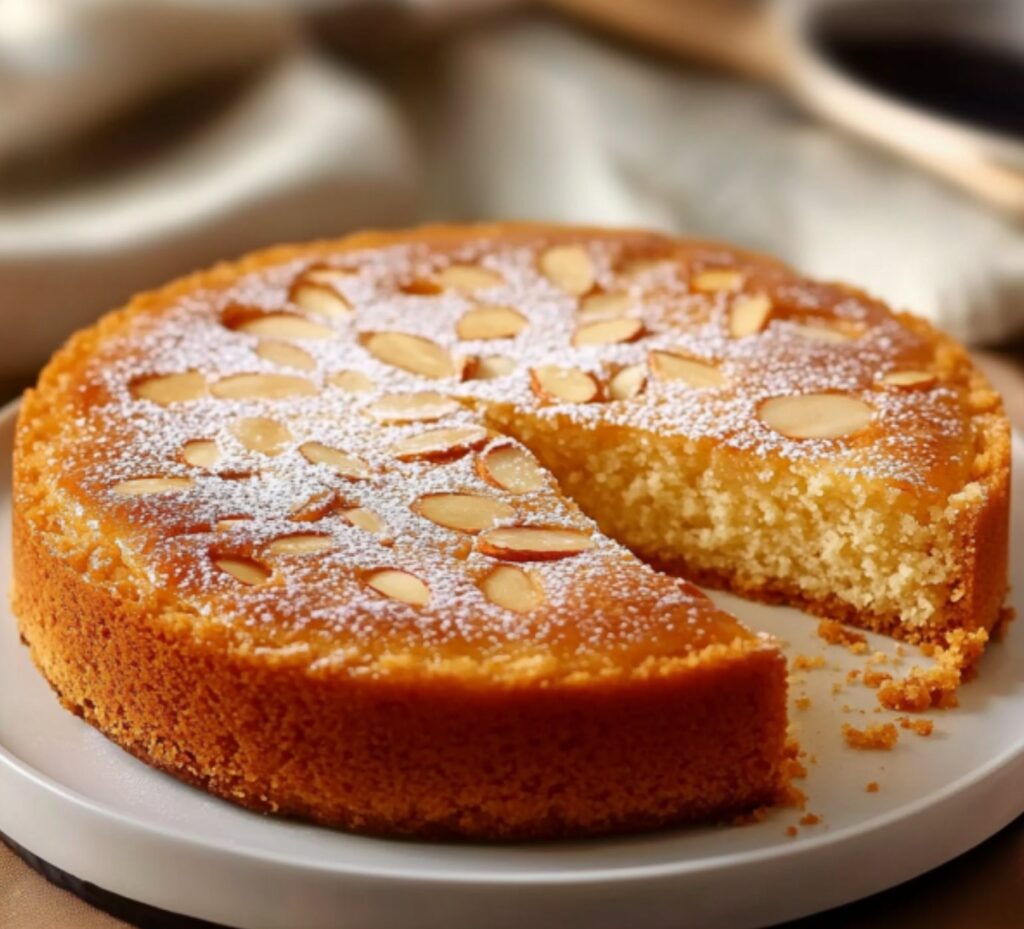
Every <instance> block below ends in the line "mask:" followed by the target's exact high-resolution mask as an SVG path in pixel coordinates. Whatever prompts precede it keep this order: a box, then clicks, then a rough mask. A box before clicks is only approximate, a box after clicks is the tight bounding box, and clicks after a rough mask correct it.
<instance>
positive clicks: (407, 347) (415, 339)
mask: <svg viewBox="0 0 1024 929" xmlns="http://www.w3.org/2000/svg"><path fill="white" fill-rule="evenodd" d="M363 345H364V346H365V348H366V350H367V351H368V352H369V353H370V354H371V355H373V357H374V358H376V359H377V360H378V361H382V362H383V363H384V364H387V365H392V366H393V367H395V368H401V369H402V370H403V371H409V372H411V373H412V374H419V375H422V376H423V377H431V378H444V377H455V376H456V375H457V374H458V373H459V368H458V367H457V365H456V364H455V361H454V359H453V358H452V357H451V355H449V354H448V352H446V351H445V350H444V349H443V348H441V346H440V345H438V344H437V343H436V342H431V341H430V339H424V338H423V337H422V336H418V335H409V333H407V332H373V333H370V334H369V335H367V336H364V338H363Z"/></svg>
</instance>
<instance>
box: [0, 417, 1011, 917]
mask: <svg viewBox="0 0 1024 929" xmlns="http://www.w3.org/2000/svg"><path fill="white" fill-rule="evenodd" d="M13 418H14V408H13V407H10V406H9V407H8V408H7V409H6V410H5V411H4V412H3V413H2V414H0V462H2V466H0V486H2V487H3V488H4V490H3V495H2V499H0V563H2V564H3V565H4V569H3V575H2V577H3V586H4V588H5V590H4V591H3V592H2V596H0V831H3V832H5V833H7V834H8V835H9V836H10V837H11V838H12V839H14V840H15V841H16V842H18V843H19V844H21V845H23V846H24V847H26V848H27V849H29V850H30V851H32V852H33V853H35V854H36V855H38V856H40V857H42V858H43V859H45V860H46V861H49V862H50V863H52V864H54V865H56V866H57V867H59V868H62V869H64V870H65V871H68V872H70V873H71V874H73V875H75V876H76V877H79V878H81V879H84V880H88V881H91V882H92V883H94V884H96V885H98V886H100V887H102V888H104V889H106V890H109V891H113V892H115V893H118V894H121V895H123V896H126V897H130V898H133V899H135V900H139V901H142V902H144V903H148V904H150V905H153V906H158V907H162V908H164V909H168V910H172V911H174V912H177V913H182V914H185V915H189V916H196V917H202V918H205V919H209V920H213V921H215V922H219V923H225V924H228V925H232V926H239V927H245V929H296V927H302V929H326V927H331V929H346V927H351V929H410V927H415V929H433V927H438V929H461V927H472V929H490V927H516V929H519V927H522V926H524V925H534V926H556V925H557V926H559V927H576V926H579V927H583V926H585V927H587V929H601V927H608V929H622V927H624V926H629V927H630V929H647V927H672V929H681V927H698V926H699V927H701V929H716V927H733V929H739V927H750V926H758V925H766V924H769V923H773V922H777V921H780V920H783V919H788V918H794V917H797V916H801V915H804V914H808V913H812V912H815V911H817V910H821V909H824V908H826V907H830V906H835V905H838V904H840V903H844V902H846V901H849V900H853V899H855V898H858V897H862V896H865V895H867V894H870V893H873V892H875V891H878V890H882V889H883V888H885V887H889V886H891V885H893V884H896V883H899V882H900V881H903V880H906V879H908V878H910V877H913V876H914V875H916V874H919V873H920V872H922V871H925V870H927V869H929V868H932V867H935V866H936V865H938V864H940V863H942V862H944V861H946V860H948V859H950V858H952V857H954V856H955V855H958V854H960V853H961V852H963V851H966V850H967V849H969V848H970V847H972V846H973V845H975V844H977V843H978V842H980V841H982V840H983V839H985V838H986V837H988V836H989V835H991V834H992V833H993V832H996V831H997V830H998V829H1000V828H1002V827H1003V826H1004V825H1006V824H1007V823H1008V822H1010V821H1011V820H1012V819H1014V818H1015V817H1016V816H1018V815H1019V814H1020V813H1021V812H1022V811H1024V788H1022V786H1021V785H1022V783H1024V672H1022V670H1021V669H1022V668H1024V629H1020V628H1017V629H1012V628H1011V632H1010V635H1009V636H1008V638H1007V640H1006V641H1005V642H1003V643H1002V644H1000V645H998V646H996V647H994V648H992V649H991V650H990V652H989V654H988V655H987V656H986V658H985V660H984V664H983V666H982V669H981V672H982V673H981V676H980V678H979V679H978V680H977V681H976V682H974V683H972V684H970V685H969V686H967V687H966V688H964V689H963V690H962V691H961V700H962V705H961V707H960V708H959V709H957V710H954V711H948V712H944V713H936V714H934V715H933V718H934V719H935V724H936V725H935V734H934V735H933V736H932V737H931V738H927V739H925V738H921V737H920V736H917V735H914V734H912V733H910V732H906V731H902V730H901V732H900V741H899V744H898V745H897V747H896V748H895V749H894V750H893V751H891V752H864V751H861V752H857V751H853V750H850V749H848V748H846V747H845V745H844V743H843V739H842V737H841V735H840V726H841V724H842V723H843V722H844V721H849V722H852V723H854V724H855V725H865V724H867V723H869V722H877V721H880V720H885V719H890V718H892V716H893V715H895V714H889V713H879V714H876V713H874V712H872V708H873V706H874V705H875V704H874V691H870V690H868V689H866V688H865V687H863V686H860V685H850V686H846V685H844V687H845V690H844V692H843V693H840V694H838V695H836V696H834V695H833V694H832V693H831V689H832V685H833V683H834V682H843V681H844V678H845V672H846V670H847V669H849V668H855V667H863V665H864V660H863V659H862V658H856V657H854V656H852V655H850V654H849V653H848V652H847V651H846V650H844V649H842V648H839V647H835V646H826V645H824V643H823V642H821V640H819V639H818V638H817V637H816V635H815V628H816V625H817V622H816V620H812V619H810V618H808V617H806V616H804V615H802V614H801V613H798V612H797V611H795V610H789V609H782V608H771V607H765V606H760V605H757V604H752V603H747V602H746V601H743V600H740V599H738V598H735V597H730V596H725V595H716V597H715V599H716V600H717V601H718V602H720V603H721V604H722V605H723V606H725V607H727V608H728V609H730V610H733V611H734V612H735V613H737V614H738V615H739V616H740V617H741V618H742V619H743V620H744V621H745V622H746V623H748V624H749V625H750V626H752V627H754V628H757V629H766V630H768V631H770V632H773V633H775V634H777V635H779V636H780V637H781V638H782V639H784V640H785V641H787V642H788V643H790V644H789V646H788V648H789V650H790V652H791V654H797V653H806V654H811V655H816V654H824V655H825V657H826V659H827V664H828V667H827V668H825V669H822V670H813V671H808V672H803V673H801V674H799V675H798V676H797V683H796V685H795V686H794V688H793V693H794V697H795V696H798V695H800V694H806V695H807V696H809V697H810V699H811V706H810V708H809V709H806V710H800V709H794V710H793V712H792V717H793V720H794V721H795V723H796V726H797V735H798V737H799V740H800V742H801V744H802V746H803V748H804V749H805V750H806V751H807V752H808V753H809V755H810V756H813V757H815V758H816V763H814V764H810V765H809V768H810V771H809V776H808V778H807V780H806V781H805V782H804V783H803V787H804V789H805V790H806V792H807V794H808V798H809V800H808V807H807V809H808V810H809V811H811V812H814V813H817V814H819V815H820V816H821V817H822V819H823V823H822V824H821V825H817V826H808V827H801V828H800V831H799V835H798V836H797V837H795V838H791V837H788V836H787V835H786V827H787V826H789V825H794V824H796V822H797V820H798V819H799V817H800V815H801V814H800V812H799V811H794V810H776V811H774V812H773V813H771V814H770V815H769V816H768V817H767V818H766V819H765V820H764V821H762V822H760V823H758V824H756V825H746V826H732V827H714V826H707V827H698V828H687V829H678V830H671V831H663V832H658V833H651V834H646V835H638V836H633V837H627V838H616V839H606V840H595V841H587V842H560V843H546V844H540V843H538V844H528V845H515V846H483V845H463V844H428V843H421V842H405V841H385V840H380V839H367V838H360V837H357V836H353V835H347V834H345V833H341V832H334V831H331V830H327V829H320V828H316V827H313V826H307V825H303V824H300V823H294V822H285V821H279V820H273V819H267V818H264V817H262V816H259V815H256V814H253V813H248V812H245V811H243V810H241V809H237V808H235V807H233V806H230V805H229V804H227V803H224V802H221V801H219V800H215V799H213V798H211V797H208V796H206V795H205V794H203V793H201V792H200V791H198V790H193V789H192V788H190V787H186V786H184V785H183V784H179V783H178V782H176V781H174V780H172V779H171V778H169V777H166V776H164V775H162V774H158V773H157V772H155V771H152V770H150V769H149V768H147V767H146V766H145V765H143V764H141V763H139V762H138V761H136V760H135V759H133V758H131V757H129V756H128V755H126V754H125V753H124V752H122V751H121V750H120V749H118V748H116V747H115V746H114V745H112V744H111V743H109V742H107V741H106V740H105V739H104V738H103V737H102V736H100V735H99V734H98V733H97V732H95V731H93V730H92V729H91V728H89V727H88V726H87V725H85V724H84V723H82V722H81V721H80V720H78V719H76V718H74V717H73V716H71V715H70V714H69V713H66V712H65V711H64V710H62V709H61V708H60V707H59V706H58V704H57V701H56V700H55V699H54V697H53V694H52V693H51V692H50V689H49V687H48V686H47V685H46V683H45V682H44V681H43V679H42V678H41V677H40V676H39V675H38V674H37V673H36V671H35V670H34V668H33V667H32V665H31V662H30V661H29V656H28V652H27V650H26V649H25V648H23V647H22V646H21V645H20V644H19V640H18V635H17V632H16V630H15V624H14V619H13V617H12V616H11V615H10V612H9V609H8V607H7V596H6V587H7V586H8V585H9V568H8V567H7V566H8V565H9V564H10V553H9V545H10V541H9V536H10V530H9V526H10V500H9V491H8V488H9V486H10V475H9V468H10V465H9V461H10V450H11V434H12V429H13ZM1015 459H1016V461H1017V466H1016V469H1015V484H1016V488H1015V499H1016V501H1017V502H1016V506H1015V510H1014V517H1013V519H1014V550H1013V551H1014V554H1013V558H1014V559H1016V561H1011V564H1014V565H1015V567H1016V570H1017V580H1018V583H1017V593H1016V606H1017V609H1018V611H1020V612H1024V596H1022V592H1024V576H1022V574H1021V573H1020V569H1021V563H1020V559H1021V553H1022V551H1024V507H1022V502H1024V468H1022V466H1021V462H1022V461H1024V443H1022V442H1021V441H1020V440H1019V439H1017V440H1015ZM870 639H871V645H872V647H873V648H877V649H879V650H884V651H887V652H889V653H890V654H892V653H893V652H894V645H893V643H891V642H888V641H886V640H883V639H881V638H879V637H875V636H872V637H870ZM912 653H913V654H912ZM915 654H916V652H915V650H912V649H908V654H907V658H906V659H905V663H904V665H903V666H902V667H904V668H905V667H907V666H908V665H909V662H910V661H911V660H913V659H914V655H915ZM844 704H846V705H848V706H849V707H851V708H852V712H844V710H843V705H844ZM859 709H863V710H864V711H865V713H864V715H860V714H859V713H858V712H857V710H859ZM869 781H878V782H879V784H880V785H881V789H880V790H879V792H877V793H867V792H866V791H865V786H866V784H867V783H868V782H869Z"/></svg>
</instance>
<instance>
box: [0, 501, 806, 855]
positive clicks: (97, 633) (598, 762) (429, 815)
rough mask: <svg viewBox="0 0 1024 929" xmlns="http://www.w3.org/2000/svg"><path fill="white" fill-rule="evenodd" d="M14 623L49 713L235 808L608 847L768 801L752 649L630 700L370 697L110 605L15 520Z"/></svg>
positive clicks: (770, 665) (757, 666)
mask: <svg viewBox="0 0 1024 929" xmlns="http://www.w3.org/2000/svg"><path fill="white" fill-rule="evenodd" d="M14 541H15V583H16V596H15V608H16V611H17V614H18V617H19V624H20V629H21V632H22V635H23V637H24V639H25V641H26V642H27V644H28V646H29V648H30V650H31V653H32V657H33V659H34V660H35V662H36V664H37V665H38V666H39V668H40V670H41V671H42V672H43V674H44V675H45V677H46V678H47V680H49V682H50V683H51V685H52V686H53V687H54V689H55V690H56V691H57V693H58V695H59V696H60V699H61V701H62V703H63V704H64V705H65V706H66V707H67V708H68V709H69V710H71V711H72V712H74V713H76V714H77V715H80V716H82V717H83V718H85V719H86V720H87V721H88V722H89V723H91V724H92V725H94V726H96V727H97V728H98V729H100V731H102V732H103V733H104V734H105V735H107V736H108V737H109V738H111V739H112V740H113V741H114V742H116V743H117V744H119V745H120V746H122V747H123V748H125V749H126V750H128V751H129V752H131V753H132V754H133V755H135V756H137V757H139V758H141V759H142V760H144V761H146V762H147V763H149V764H152V765H154V766H156V767H158V768H161V769H162V770H164V771H167V772H168V773H170V774H173V775H174V776H176V777H178V778H180V779H182V780H185V781H188V782H191V783H193V784H197V785H200V786H202V787H204V788H206V789H208V790H210V791H212V792H213V793H215V794H218V795H219V796H222V797H224V798H226V799H229V800H232V801H234V802H236V803H239V804H241V805H243V806H246V807H249V808H251V809H256V810H263V811H271V812H276V813H282V814H291V815H297V816H300V817H303V818H309V819H313V820H316V821H319V822H323V823H327V824H331V825H337V826H342V827H347V828H353V829H357V830H359V831H368V832H374V833H382V834H418V835H437V836H442V835H459V836H470V837H474V838H483V839H506V838H527V837H550V836H556V835H562V834H565V835H581V834H588V833H602V832H615V831H628V830H632V829H639V828H645V827H650V826H655V825H661V824H667V823H672V822H679V821H685V820H691V819H699V818H703V817H707V816H709V815H711V816H722V815H726V814H729V813H731V812H740V811H743V810H748V809H750V808H752V807H755V806H757V805H760V804H763V803H767V802H771V801H772V800H773V799H775V798H776V797H777V796H778V795H779V791H780V789H781V787H782V779H783V754H784V741H785V724H786V723H785V687H786V684H785V674H786V672H785V665H784V661H783V659H782V657H781V655H779V653H778V652H776V651H773V650H770V649H763V650H758V651H755V652H753V653H750V654H748V655H747V656H745V657H742V658H737V659H735V660H731V661H725V662H721V663H718V664H716V665H715V666H713V667H709V668H706V669H700V670H698V671H692V672H688V673H684V674H680V675H677V676H674V677H672V676H669V677H666V678H661V679H653V680H649V681H644V682H640V683H636V682H634V685H632V686H629V685H627V686H619V687H615V686H612V687H609V686H603V685H600V684H597V685H595V686H593V687H573V688H569V689H567V690H566V691H565V692H564V693H559V694H558V695H557V699H552V698H553V696H555V695H554V694H553V693H552V690H551V689H541V688H520V689H516V688H491V689H489V690H487V689H485V690H483V691H481V690H479V689H472V688H470V689H467V688H465V687H460V686H458V685H451V686H443V685H440V684H438V683H437V682H431V683H430V684H429V685H423V686H416V685H410V684H404V685H398V686H388V685H387V684H386V683H382V682H375V681H373V680H369V679H362V680H356V679H352V678H350V677H346V676H343V675H332V676H329V677H328V676H316V675H313V674H311V673H309V672H308V671H306V670H305V669H303V668H301V667H296V666H294V665H283V664H277V663H275V662H274V661H273V660H272V659H269V658H264V659H263V660H254V659H253V657H252V656H247V655H240V654H238V653H236V652H234V651H232V650H231V649H229V648H226V647H225V646H224V643H222V642H221V643H218V642H217V640H216V639H215V638H214V639H208V640H201V639H199V638H197V637H195V636H190V635H189V634H188V630H187V628H186V629H181V628H176V627H175V626H173V625H171V624H164V623H162V622H161V621H160V620H159V619H158V618H155V617H152V616H147V615H146V613H145V611H144V610H142V609H139V608H137V607H135V606H133V605H130V604H121V603H118V602H116V601H114V600H113V599H112V598H111V597H110V596H108V595H107V594H105V592H104V591H103V590H102V589H100V588H99V587H97V586H93V585H90V584H89V583H87V582H86V581H84V580H83V578H82V577H81V575H80V574H79V573H78V572H76V571H74V570H72V569H71V568H69V567H68V566H67V565H66V564H64V563H63V562H61V561H60V559H59V558H57V557H55V556H53V555H52V554H51V553H50V552H49V551H48V550H47V548H46V546H45V544H44V542H43V541H42V540H41V539H40V538H39V537H38V534H37V533H35V532H34V530H33V527H32V526H30V525H29V523H28V522H27V521H26V520H25V519H24V517H23V516H21V515H19V514H16V515H15V529H14Z"/></svg>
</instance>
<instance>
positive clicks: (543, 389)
mask: <svg viewBox="0 0 1024 929" xmlns="http://www.w3.org/2000/svg"><path fill="white" fill-rule="evenodd" d="M530 382H531V384H532V385H533V390H534V393H536V394H537V395H538V396H539V397H541V398H542V399H544V400H549V401H554V402H557V401H563V402H565V403H588V402H589V401H591V400H593V399H594V398H595V397H596V396H597V394H598V385H597V381H595V380H594V378H592V377H591V376H590V375H589V374H587V373H586V372H585V371H581V370H580V369H579V368H563V367H560V366H558V365H541V366H540V367H539V368H531V369H530Z"/></svg>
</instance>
